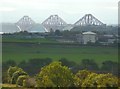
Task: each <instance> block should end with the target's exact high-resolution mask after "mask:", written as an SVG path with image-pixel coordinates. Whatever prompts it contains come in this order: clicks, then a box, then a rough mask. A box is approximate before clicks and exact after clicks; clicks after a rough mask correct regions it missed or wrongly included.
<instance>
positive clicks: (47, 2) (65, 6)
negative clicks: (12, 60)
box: [0, 0, 118, 24]
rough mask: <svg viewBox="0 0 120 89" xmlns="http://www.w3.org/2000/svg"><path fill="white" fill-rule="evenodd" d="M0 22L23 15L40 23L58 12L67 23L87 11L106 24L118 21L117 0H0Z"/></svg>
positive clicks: (15, 20) (12, 20) (10, 20)
mask: <svg viewBox="0 0 120 89" xmlns="http://www.w3.org/2000/svg"><path fill="white" fill-rule="evenodd" d="M0 3H1V4H0V13H2V14H1V21H0V22H10V23H15V22H17V21H18V20H19V19H20V18H21V17H23V16H24V15H28V16H30V17H31V18H32V19H33V20H34V21H35V22H37V23H41V22H43V21H44V20H45V19H46V18H47V17H49V16H50V15H51V14H58V15H59V16H60V17H61V18H63V19H64V20H65V21H66V22H67V23H68V24H69V23H70V24H73V23H75V22H76V21H77V20H78V19H80V18H81V17H83V16H84V15H85V14H87V13H91V14H93V15H94V16H95V17H97V18H98V19H100V20H101V21H102V22H104V23H106V24H117V23H118V0H90V1H88V0H84V1H83V0H0Z"/></svg>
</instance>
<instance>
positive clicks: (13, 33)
mask: <svg viewBox="0 0 120 89" xmlns="http://www.w3.org/2000/svg"><path fill="white" fill-rule="evenodd" d="M0 34H2V35H3V38H4V37H15V38H26V39H30V38H51V39H55V40H56V41H58V42H60V43H79V44H100V45H111V44H116V43H118V42H119V35H118V26H109V25H106V24H105V23H103V22H101V21H100V20H98V19H97V18H96V17H94V16H93V15H92V14H86V15H85V16H83V17H82V18H80V19H79V20H78V21H77V22H75V23H74V24H67V23H66V22H65V21H64V20H63V19H62V18H61V17H59V16H58V15H51V16H50V17H48V18H47V19H46V20H45V21H43V22H42V23H41V24H38V23H36V22H35V21H33V20H32V19H31V18H30V17H29V16H23V17H22V18H21V19H20V20H19V21H18V22H16V23H2V32H1V33H0ZM18 34H19V35H18Z"/></svg>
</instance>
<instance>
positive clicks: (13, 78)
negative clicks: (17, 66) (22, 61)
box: [11, 70, 27, 84]
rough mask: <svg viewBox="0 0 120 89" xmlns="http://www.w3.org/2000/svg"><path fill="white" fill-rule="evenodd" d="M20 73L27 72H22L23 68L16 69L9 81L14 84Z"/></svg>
mask: <svg viewBox="0 0 120 89" xmlns="http://www.w3.org/2000/svg"><path fill="white" fill-rule="evenodd" d="M21 75H27V73H26V72H24V71H23V70H18V71H16V72H14V73H13V76H12V79H11V80H12V81H11V83H12V84H16V82H17V79H18V77H19V76H21Z"/></svg>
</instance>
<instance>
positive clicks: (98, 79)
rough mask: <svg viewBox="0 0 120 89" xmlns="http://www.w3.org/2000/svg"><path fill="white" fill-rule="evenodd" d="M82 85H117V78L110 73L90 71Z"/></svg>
mask: <svg viewBox="0 0 120 89" xmlns="http://www.w3.org/2000/svg"><path fill="white" fill-rule="evenodd" d="M82 87H118V78H117V77H115V76H113V75H112V74H96V73H92V74H90V75H88V77H86V79H85V80H84V82H83V83H82Z"/></svg>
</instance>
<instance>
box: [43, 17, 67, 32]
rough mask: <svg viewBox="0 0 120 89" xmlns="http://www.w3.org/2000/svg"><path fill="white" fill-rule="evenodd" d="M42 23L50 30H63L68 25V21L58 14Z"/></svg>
mask: <svg viewBox="0 0 120 89" xmlns="http://www.w3.org/2000/svg"><path fill="white" fill-rule="evenodd" d="M42 25H43V26H44V27H45V28H46V29H47V30H48V32H50V30H53V31H55V30H60V31H62V29H63V28H64V27H65V26H66V25H67V23H66V22H65V21H64V20H63V19H61V18H60V17H59V16H58V15H51V16H50V17H48V18H47V19H46V20H45V21H44V22H42Z"/></svg>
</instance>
